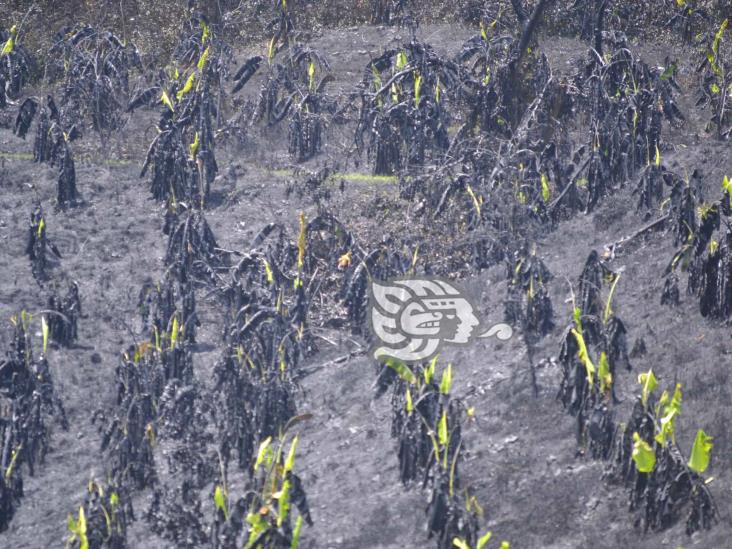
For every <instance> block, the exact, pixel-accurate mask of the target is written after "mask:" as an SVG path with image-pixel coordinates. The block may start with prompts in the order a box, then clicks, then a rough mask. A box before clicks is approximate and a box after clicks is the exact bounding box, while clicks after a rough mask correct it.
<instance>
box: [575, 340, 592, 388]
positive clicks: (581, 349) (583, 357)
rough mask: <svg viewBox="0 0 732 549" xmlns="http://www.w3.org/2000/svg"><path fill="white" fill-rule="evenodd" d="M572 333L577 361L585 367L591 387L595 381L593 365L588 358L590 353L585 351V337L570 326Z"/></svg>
mask: <svg viewBox="0 0 732 549" xmlns="http://www.w3.org/2000/svg"><path fill="white" fill-rule="evenodd" d="M572 335H574V339H575V340H576V341H577V358H579V361H580V362H581V363H582V365H583V366H584V367H585V372H586V375H587V382H588V383H589V384H590V387H592V386H593V385H594V383H595V365H594V364H593V363H592V360H590V355H589V353H588V352H587V345H586V344H585V338H584V336H583V335H582V333H581V332H579V331H578V330H576V329H575V328H572Z"/></svg>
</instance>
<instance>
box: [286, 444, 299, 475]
mask: <svg viewBox="0 0 732 549" xmlns="http://www.w3.org/2000/svg"><path fill="white" fill-rule="evenodd" d="M296 451H297V436H295V438H293V439H292V443H291V444H290V451H289V453H288V454H287V460H285V473H287V472H289V471H292V469H293V468H294V467H295V452H296Z"/></svg>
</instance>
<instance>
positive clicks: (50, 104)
mask: <svg viewBox="0 0 732 549" xmlns="http://www.w3.org/2000/svg"><path fill="white" fill-rule="evenodd" d="M38 108H39V101H38V100H37V99H36V98H34V97H29V98H27V99H26V100H25V101H23V104H22V105H21V106H20V109H19V110H18V115H17V117H16V120H15V135H17V136H18V137H21V138H23V139H25V136H26V134H27V133H28V130H29V129H30V127H31V124H32V123H33V120H34V118H35V115H36V112H37V111H38ZM79 137H81V131H80V130H79V129H78V128H77V126H76V124H73V125H72V126H71V127H68V128H67V127H66V126H65V125H64V123H63V122H62V115H61V112H60V111H59V109H58V108H57V107H56V103H55V101H54V100H53V97H52V96H51V95H48V96H47V97H46V104H45V105H44V106H43V108H42V109H41V111H40V118H39V120H38V124H37V126H36V138H35V141H34V143H33V160H34V161H35V162H45V163H47V164H49V165H50V166H55V167H57V168H58V179H57V184H56V191H57V192H56V205H57V206H58V207H59V208H65V207H66V206H69V205H73V204H75V203H76V202H77V200H78V193H77V190H76V168H75V164H74V155H73V151H72V149H71V146H70V145H69V143H70V142H71V141H73V140H75V139H78V138H79Z"/></svg>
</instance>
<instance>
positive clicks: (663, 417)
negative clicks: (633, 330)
mask: <svg viewBox="0 0 732 549" xmlns="http://www.w3.org/2000/svg"><path fill="white" fill-rule="evenodd" d="M619 280H620V273H617V272H615V271H612V270H611V269H609V267H607V266H606V265H605V264H604V262H603V261H602V260H601V259H600V258H599V256H598V254H597V253H596V252H594V251H593V252H592V253H591V254H590V257H589V258H588V260H587V263H586V264H585V268H584V270H583V272H582V275H581V276H580V283H579V298H578V300H577V299H575V297H574V296H573V306H574V313H573V322H572V325H571V326H570V327H569V328H568V330H567V332H566V333H565V336H564V340H563V342H562V348H561V351H560V354H559V362H560V365H561V366H562V371H563V376H562V382H561V386H560V390H559V394H558V399H559V400H561V402H562V404H563V406H564V407H565V408H566V409H567V410H568V411H569V412H570V414H572V415H574V416H576V418H577V442H578V446H579V453H580V454H585V453H587V454H589V455H590V456H591V457H592V458H593V459H598V460H602V461H606V462H607V463H608V466H607V471H606V474H605V477H606V478H607V479H608V480H611V481H614V482H618V483H620V484H623V485H624V486H626V487H627V488H628V492H629V508H630V511H632V512H633V513H634V517H635V518H634V524H635V525H636V526H637V527H641V528H642V529H643V530H649V529H650V530H663V529H666V528H668V527H670V526H672V525H673V524H675V523H676V522H677V521H678V520H679V518H680V517H681V515H682V511H684V510H686V511H688V514H687V517H686V531H687V534H689V535H691V534H692V533H694V532H695V531H697V530H700V529H708V528H710V527H711V525H712V524H713V521H714V520H715V519H716V517H717V510H716V507H715V506H714V502H713V499H712V497H711V494H710V492H709V489H708V488H707V482H706V481H705V479H704V478H703V477H702V476H701V475H702V473H704V471H705V470H706V469H707V467H708V464H709V452H710V450H711V448H712V445H711V438H710V437H708V436H707V435H706V433H704V431H701V430H700V431H699V432H698V434H697V438H696V440H695V442H694V447H693V449H692V453H691V457H690V459H689V461H688V463H687V462H685V461H684V459H683V458H682V454H681V451H680V450H679V447H678V445H677V444H676V434H675V425H676V421H677V419H678V417H679V415H680V413H681V385H680V384H677V385H676V388H675V390H674V393H673V395H669V393H668V392H667V391H664V393H663V394H662V395H661V397H660V398H659V399H658V400H656V399H655V397H654V396H653V392H654V391H655V389H656V387H657V385H658V382H657V379H656V377H655V374H654V373H653V370H649V371H648V372H647V373H642V374H640V375H639V376H638V381H639V383H640V384H641V386H642V392H641V395H640V396H639V398H638V399H637V401H636V403H635V405H634V407H633V411H632V413H631V416H630V419H629V421H627V422H625V423H620V424H618V423H616V419H615V416H616V405H617V404H618V403H619V402H620V401H619V400H618V399H617V398H616V396H615V386H616V383H617V379H618V378H617V372H618V370H619V368H618V367H619V366H626V367H627V368H628V370H630V367H631V365H630V362H629V359H628V352H627V345H626V329H625V326H624V325H623V323H622V321H621V320H620V319H619V318H618V317H617V316H615V313H614V311H613V309H612V299H613V294H614V292H615V288H616V286H617V284H618V281H619ZM606 286H609V291H608V292H607V297H606V298H604V299H603V295H602V291H603V288H604V287H606ZM578 301H579V303H578Z"/></svg>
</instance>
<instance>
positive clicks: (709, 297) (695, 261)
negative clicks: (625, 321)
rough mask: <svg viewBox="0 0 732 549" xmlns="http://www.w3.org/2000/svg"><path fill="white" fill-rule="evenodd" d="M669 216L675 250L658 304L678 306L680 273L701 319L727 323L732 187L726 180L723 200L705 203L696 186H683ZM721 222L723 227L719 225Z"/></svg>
mask: <svg viewBox="0 0 732 549" xmlns="http://www.w3.org/2000/svg"><path fill="white" fill-rule="evenodd" d="M677 196H678V198H677V199H676V201H675V204H672V208H671V212H670V215H673V219H675V222H674V225H675V226H676V227H677V229H676V231H675V232H674V244H675V245H676V246H678V250H677V251H676V253H675V254H674V256H673V258H672V259H671V261H670V262H669V264H668V266H667V267H666V271H665V276H666V280H665V284H664V290H663V295H662V297H661V302H662V303H666V304H669V305H677V304H678V303H679V299H680V290H679V287H678V284H679V273H684V272H685V273H686V274H687V287H686V289H687V294H688V295H692V296H694V297H696V298H698V299H699V310H700V312H701V314H702V316H704V317H709V318H713V319H717V320H721V321H724V322H725V323H729V321H730V318H731V315H732V298H731V297H730V295H732V294H731V293H730V282H729V280H730V273H731V272H732V271H730V268H731V267H730V259H731V257H730V244H731V242H732V241H731V240H730V239H731V238H732V236H731V233H730V230H729V228H728V222H727V218H728V217H729V216H730V215H732V202H731V201H730V196H732V187H731V186H730V183H729V179H728V178H727V177H726V176H725V177H724V179H723V181H722V198H720V199H719V200H717V201H715V202H712V203H704V202H703V200H702V196H701V190H700V189H699V188H698V186H697V185H694V184H691V183H690V184H686V185H683V186H682V187H681V190H680V191H679V192H678V193H677ZM723 221H724V225H723V224H722V222H723Z"/></svg>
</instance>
